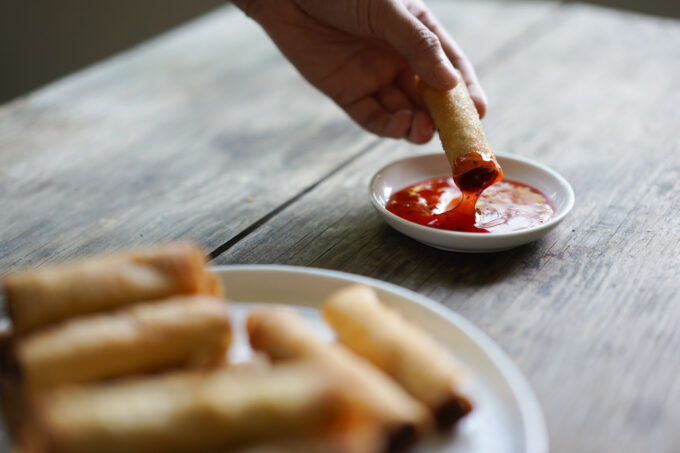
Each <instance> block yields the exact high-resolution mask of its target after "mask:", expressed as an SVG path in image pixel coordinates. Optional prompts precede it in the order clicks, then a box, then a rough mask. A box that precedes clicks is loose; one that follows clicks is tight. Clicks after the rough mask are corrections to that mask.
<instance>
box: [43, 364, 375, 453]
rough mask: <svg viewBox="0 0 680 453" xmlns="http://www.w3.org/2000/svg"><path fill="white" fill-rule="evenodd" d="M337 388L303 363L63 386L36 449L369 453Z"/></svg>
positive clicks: (46, 406) (367, 440) (365, 432)
mask: <svg viewBox="0 0 680 453" xmlns="http://www.w3.org/2000/svg"><path fill="white" fill-rule="evenodd" d="M343 388H344V385H343V384H342V383H339V382H337V381H335V380H334V378H333V376H332V375H329V374H327V373H325V371H324V370H323V369H321V368H319V366H318V365H317V364H313V363H305V362H296V363H291V364H290V365H277V366H274V367H272V368H271V369H269V370H265V371H263V370H241V371H233V370H229V369H222V370H216V371H210V372H204V373H187V372H183V373H174V374H169V375H164V376H158V377H153V378H147V379H143V380H139V379H138V380H129V381H118V382H114V383H110V384H108V385H103V386H97V387H80V388H63V389H60V390H57V391H55V392H52V393H50V394H49V395H48V396H47V397H45V398H43V399H42V400H41V401H40V407H39V410H38V412H37V413H38V414H39V416H38V420H37V427H38V429H39V430H40V431H41V432H42V433H47V435H43V436H42V437H41V440H42V441H43V443H42V445H40V446H39V447H38V449H39V450H40V451H46V452H52V453H91V452H97V453H107V452H111V453H119V452H135V453H147V452H148V453H157V452H206V453H208V452H214V453H220V452H224V453H226V452H237V451H241V450H242V449H243V451H244V452H245V451H253V452H257V451H262V452H272V453H273V452H277V453H279V452H281V453H283V452H287V451H300V452H302V451H305V452H313V451H319V452H321V451H324V452H329V453H330V452H337V453H345V452H352V453H355V452H356V453H375V452H376V449H375V446H374V445H375V441H376V437H375V433H376V431H375V430H374V429H372V425H371V424H367V423H364V420H362V415H361V414H360V413H359V412H357V411H356V409H355V406H354V405H353V404H351V403H350V401H349V400H348V398H347V396H346V394H345V392H344V390H342V389H343ZM355 425H358V426H360V427H361V428H360V429H351V428H352V427H353V426H355ZM347 432H349V433H351V435H350V436H348V435H346V433H347Z"/></svg>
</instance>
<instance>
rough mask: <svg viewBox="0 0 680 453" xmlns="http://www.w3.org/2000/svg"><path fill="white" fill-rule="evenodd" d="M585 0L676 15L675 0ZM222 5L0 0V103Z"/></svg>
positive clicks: (184, 0)
mask: <svg viewBox="0 0 680 453" xmlns="http://www.w3.org/2000/svg"><path fill="white" fill-rule="evenodd" d="M471 1H475V0H471ZM508 1H512V0H508ZM537 1H540V0H537ZM590 2H591V3H597V4H601V5H605V6H614V7H619V8H623V9H630V10H634V11H640V12H644V13H648V14H658V15H665V16H673V17H680V0H590ZM224 3H225V2H224V1H221V0H0V103H1V102H5V101H7V100H10V99H12V98H14V97H17V96H20V95H21V94H24V93H26V92H28V91H30V90H32V89H35V88H37V87H39V86H41V85H44V84H45V83H48V82H50V81H52V80H54V79H56V78H59V77H61V76H63V75H65V74H68V73H70V72H73V71H75V70H77V69H79V68H82V67H84V66H86V65H88V64H90V63H93V62H95V61H97V60H100V59H102V58H105V57H107V56H109V55H111V54H114V53H116V52H118V51H121V50H123V49H125V48H128V47H130V46H132V45H134V44H136V43H138V42H140V41H143V40H144V39H147V38H149V37H152V36H154V35H156V34H158V33H160V32H162V31H164V30H167V29H169V28H172V27H173V26H176V25H178V24H180V23H182V22H185V21H187V20H189V19H191V18H193V17H195V16H198V15H200V14H202V13H204V12H206V11H209V10H211V9H213V8H215V7H217V6H219V5H221V4H224Z"/></svg>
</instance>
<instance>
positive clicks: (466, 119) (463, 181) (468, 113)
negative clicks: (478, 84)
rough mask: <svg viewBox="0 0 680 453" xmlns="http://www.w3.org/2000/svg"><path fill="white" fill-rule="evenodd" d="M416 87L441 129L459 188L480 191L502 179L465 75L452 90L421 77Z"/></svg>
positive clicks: (454, 178) (442, 140)
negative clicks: (432, 85) (442, 89)
mask: <svg viewBox="0 0 680 453" xmlns="http://www.w3.org/2000/svg"><path fill="white" fill-rule="evenodd" d="M459 76H460V73H459ZM416 87H417V89H418V92H419V93H420V94H421V96H422V97H423V100H424V101H425V105H426V106H427V109H428V111H429V112H430V116H431V117H432V120H433V121H434V124H435V126H436V127H437V129H438V130H439V138H440V140H441V142H442V146H443V147H444V152H445V153H446V157H447V159H448V161H449V164H450V165H451V170H452V171H453V180H454V182H455V183H456V185H457V186H458V188H459V189H460V190H462V191H467V192H477V193H479V192H481V191H482V190H484V189H485V188H486V187H488V186H490V185H491V184H493V183H494V182H496V181H499V180H501V179H502V178H503V172H502V170H501V167H500V166H499V165H498V162H497V161H496V157H495V155H494V152H493V150H492V149H491V146H489V143H488V141H487V140H486V135H484V130H483V129H482V122H481V121H480V120H479V114H478V113H477V110H476V109H475V106H474V104H473V102H472V99H470V94H469V93H468V90H467V87H466V86H465V82H464V81H463V80H462V76H461V81H460V82H459V83H458V85H456V87H455V88H453V89H452V90H449V91H439V90H435V89H434V88H432V87H431V86H430V85H428V84H427V83H425V82H423V80H422V79H420V78H416Z"/></svg>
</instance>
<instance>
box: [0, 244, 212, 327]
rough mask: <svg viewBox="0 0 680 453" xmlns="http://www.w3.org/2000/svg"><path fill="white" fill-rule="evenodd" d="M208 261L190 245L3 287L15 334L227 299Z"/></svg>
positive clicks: (23, 275)
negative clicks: (180, 302) (143, 306)
mask: <svg viewBox="0 0 680 453" xmlns="http://www.w3.org/2000/svg"><path fill="white" fill-rule="evenodd" d="M205 263H206V261H205V255H204V253H203V252H202V251H201V250H200V249H199V248H198V247H196V246H194V245H192V244H187V243H176V244H169V245H166V246H161V247H156V248H149V249H140V250H137V251H130V252H127V253H119V254H115V255H105V256H100V257H94V258H88V259H83V260H81V261H74V262H71V263H66V264H62V265H57V266H53V267H45V268H42V269H38V270H33V271H23V272H17V273H15V274H11V275H9V276H7V277H6V278H5V280H4V281H3V287H4V291H5V294H6V300H7V310H8V312H9V316H10V318H11V319H12V323H13V327H14V332H15V333H16V334H19V335H22V334H25V333H28V332H31V331H33V330H35V329H38V328H41V327H44V326H47V325H50V324H54V323H57V322H59V321H62V320H65V319H67V318H70V317H74V316H81V315H86V314H90V313H95V312H100V311H105V310H110V309H114V308H118V307H120V306H123V305H127V304H131V303H135V302H141V301H148V300H154V299H163V298H166V297H170V296H173V295H179V294H210V295H219V294H221V287H220V285H219V282H218V281H217V279H216V277H215V276H214V275H212V274H210V273H209V272H207V271H206V269H205Z"/></svg>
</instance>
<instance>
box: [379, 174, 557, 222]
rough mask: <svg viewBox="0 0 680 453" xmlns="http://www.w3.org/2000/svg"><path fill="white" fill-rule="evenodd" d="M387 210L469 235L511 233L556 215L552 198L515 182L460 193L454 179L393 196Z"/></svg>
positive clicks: (438, 180) (416, 186) (417, 186)
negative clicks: (478, 190) (480, 190)
mask: <svg viewBox="0 0 680 453" xmlns="http://www.w3.org/2000/svg"><path fill="white" fill-rule="evenodd" d="M385 208H387V210H388V211H390V212H391V213H393V214H395V215H398V216H399V217H401V218H403V219H406V220H409V221H411V222H414V223H417V224H420V225H424V226H429V227H432V228H439V229H441V230H450V231H460V232H466V233H508V232H511V231H519V230H526V229H528V228H533V227H536V226H538V225H542V224H544V223H545V222H547V221H548V220H550V219H551V218H552V217H553V216H554V214H555V208H554V206H553V204H552V202H551V201H550V199H549V198H548V197H547V196H546V195H544V194H543V193H541V192H540V191H539V190H537V189H535V188H533V187H531V186H528V185H526V184H522V183H519V182H515V181H510V180H504V181H499V182H497V183H495V184H493V185H491V186H489V187H488V188H486V189H485V190H484V191H483V192H469V191H465V192H461V190H460V189H458V187H456V185H455V184H454V182H453V179H452V178H451V177H445V176H444V177H439V178H434V179H428V180H425V181H422V182H419V183H417V184H414V185H412V186H409V187H407V188H405V189H402V190H400V191H399V192H397V193H395V194H393V195H392V196H391V197H390V199H389V201H388V202H387V205H386V206H385Z"/></svg>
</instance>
